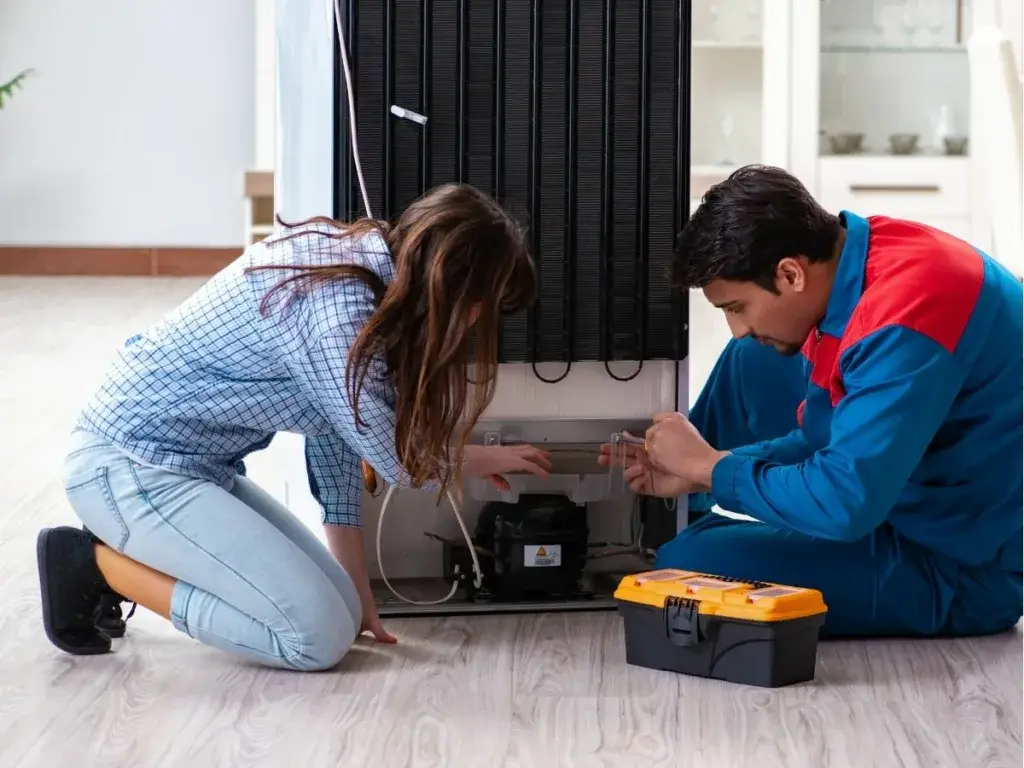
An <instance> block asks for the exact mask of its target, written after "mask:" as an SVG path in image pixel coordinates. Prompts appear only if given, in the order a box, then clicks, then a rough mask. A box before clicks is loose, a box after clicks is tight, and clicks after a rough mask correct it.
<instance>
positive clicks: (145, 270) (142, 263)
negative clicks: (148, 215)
mask: <svg viewBox="0 0 1024 768" xmlns="http://www.w3.org/2000/svg"><path fill="white" fill-rule="evenodd" d="M241 252H242V248H241V247H238V248H163V247H160V248H145V247H139V248H124V247H116V248H114V247H112V248H102V247H80V248H75V247H61V246H20V245H0V275H97V276H108V277H112V276H125V277H129V276H131V277H157V276H160V277H208V276H210V275H214V274H216V273H217V272H219V271H220V270H221V269H222V268H223V267H225V266H226V265H228V264H230V263H231V262H232V261H234V260H235V259H237V258H238V256H239V254H241Z"/></svg>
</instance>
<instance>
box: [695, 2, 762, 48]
mask: <svg viewBox="0 0 1024 768" xmlns="http://www.w3.org/2000/svg"><path fill="white" fill-rule="evenodd" d="M762 1H763V0H697V1H696V2H695V3H694V6H693V39H694V42H695V43H696V44H697V45H698V47H700V46H708V45H713V46H716V45H720V46H723V47H725V46H730V45H739V46H747V45H753V44H756V43H759V42H760V41H761V3H762Z"/></svg>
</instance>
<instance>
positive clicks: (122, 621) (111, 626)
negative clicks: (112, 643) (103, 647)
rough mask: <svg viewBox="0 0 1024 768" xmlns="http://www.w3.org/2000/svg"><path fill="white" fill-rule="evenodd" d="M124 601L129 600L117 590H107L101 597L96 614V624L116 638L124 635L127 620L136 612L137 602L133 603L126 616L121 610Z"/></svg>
mask: <svg viewBox="0 0 1024 768" xmlns="http://www.w3.org/2000/svg"><path fill="white" fill-rule="evenodd" d="M124 602H127V600H125V599H124V598H123V597H121V596H120V595H119V594H117V593H116V592H105V593H104V594H103V596H102V597H100V607H99V611H98V613H97V614H96V626H97V627H99V628H100V629H102V630H103V631H104V632H106V633H107V634H108V635H110V636H111V637H114V638H118V637H124V633H125V630H127V628H128V624H127V621H128V619H130V618H131V617H132V616H133V615H134V613H135V603H132V607H131V608H130V609H129V611H128V615H127V616H125V615H124V614H123V613H122V612H121V603H124Z"/></svg>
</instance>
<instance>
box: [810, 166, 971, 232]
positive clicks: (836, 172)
mask: <svg viewBox="0 0 1024 768" xmlns="http://www.w3.org/2000/svg"><path fill="white" fill-rule="evenodd" d="M818 173H819V179H818V189H819V198H820V200H821V203H822V205H824V206H826V207H827V208H829V209H830V210H833V211H838V210H840V209H843V208H845V209H848V210H851V211H853V212H855V213H857V214H860V215H861V216H873V215H884V216H893V217H896V218H905V219H922V218H924V217H931V218H942V219H946V218H967V217H968V216H969V215H970V204H971V203H970V165H969V161H968V159H967V158H963V157H956V158H948V157H823V158H821V161H820V164H819V167H818Z"/></svg>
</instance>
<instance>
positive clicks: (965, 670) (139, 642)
mask: <svg viewBox="0 0 1024 768" xmlns="http://www.w3.org/2000/svg"><path fill="white" fill-rule="evenodd" d="M196 285H197V282H196V281H194V280H178V281H176V280H171V279H156V278H145V279H84V278H31V279H30V278H24V279H22V278H5V279H0V361H2V368H0V370H2V376H0V425H2V428H3V441H2V448H0V451H2V453H0V458H2V461H0V768H13V767H14V766H19V767H20V768H29V767H37V766H38V767H39V768H52V767H53V766H62V765H80V766H90V767H92V766H126V767H127V766H131V767H132V768H135V767H138V768H157V766H188V767H189V768H219V767H220V766H224V767H225V768H228V767H230V768H236V767H242V766H274V767H278V766H279V767H280V768H291V767H292V766H294V767H295V768H299V767H305V766H353V767H354V768H364V767H366V768H379V767H387V766H443V767H446V768H462V767H463V766H466V767H468V768H491V767H492V766H494V767H497V766H523V767H526V766H594V767H595V768H596V767H597V766H623V767H624V768H642V767H643V766H671V767H672V768H686V767H688V766H701V768H719V767H721V768H742V767H743V766H751V767H752V768H753V767H756V768H776V767H778V768H802V767H804V766H806V767H807V768H828V767H831V766H836V767H843V766H851V767H852V768H869V767H871V766H878V767H879V768H895V767H897V766H905V767H906V768H911V767H913V768H945V767H947V766H948V767H949V768H954V767H956V768H960V767H970V768H973V767H975V766H977V767H978V768H981V767H982V766H985V767H986V768H989V767H991V768H995V767H997V766H1006V767H1007V768H1010V767H1011V766H1012V767H1013V768H1019V766H1020V765H1021V718H1022V702H1021V695H1022V694H1021V690H1022V686H1021V634H1020V628H1019V627H1018V628H1017V630H1015V631H1014V632H1012V633H1009V634H1005V635H1002V636H998V637H989V638H982V639H972V640H956V641H934V642H904V641H874V642H834V643H826V644H823V646H822V647H821V649H820V653H819V671H818V677H817V679H816V680H815V681H814V683H812V684H808V685H802V686H796V687H792V688H788V689H782V690H777V691H766V690H761V689H754V688H745V687H741V686H735V685H728V684H725V683H720V682H713V681H705V680H698V679H692V678H686V677H681V676H677V675H673V674H670V673H659V672H652V671H648V670H644V669H637V668H633V667H628V666H627V665H626V664H625V660H624V651H623V641H622V628H621V624H620V620H619V619H618V617H617V616H616V615H615V614H612V613H590V614H564V615H554V614H552V615H541V616H498V617H495V616H480V617H476V616H473V617H464V618H444V619H415V620H411V619H397V620H393V621H389V622H388V628H389V629H390V630H391V631H392V632H394V634H396V635H397V636H398V637H399V638H400V640H401V642H400V644H399V645H398V646H396V647H393V648H382V647H380V646H374V645H373V644H372V643H370V642H369V641H360V643H359V645H358V647H357V648H355V649H354V650H353V651H352V653H351V654H350V656H349V657H348V658H347V659H346V660H345V661H344V662H343V664H342V665H341V666H340V668H338V669H337V670H335V671H332V672H330V673H324V674H307V675H301V674H290V673H286V672H280V671H272V670H267V669H261V668H257V667H254V666H248V665H245V664H240V663H238V662H236V661H235V660H233V659H231V658H228V657H227V656H226V655H223V654H220V653H218V652H216V651H214V650H211V649H207V648H205V647H203V646H201V645H199V644H198V643H196V642H193V641H192V640H190V639H188V638H187V637H185V636H183V635H181V634H179V633H177V632H176V631H174V630H173V629H172V628H171V627H170V626H169V625H168V624H167V623H165V622H163V621H162V620H161V619H159V618H157V617H155V616H153V615H151V614H148V613H147V612H146V611H143V610H140V611H139V613H138V614H137V615H136V616H135V617H134V618H133V619H132V620H131V622H130V625H129V637H128V639H126V640H124V641H119V642H117V648H116V652H115V653H112V654H109V655H106V656H103V657H98V658H72V657H69V656H65V655H62V654H60V653H58V652H57V651H56V650H54V649H53V648H52V647H51V646H50V645H49V644H48V643H47V641H46V639H45V637H44V636H43V633H42V628H41V622H40V616H39V605H38V587H37V582H36V572H35V562H34V542H35V535H36V532H37V530H38V529H39V528H40V527H42V526H45V525H52V524H57V523H63V522H67V523H73V522H74V520H73V516H72V513H71V511H70V509H69V507H68V506H67V504H66V502H65V500H64V497H63V493H62V490H61V487H60V480H59V477H60V469H59V467H60V461H61V458H62V454H63V449H64V444H65V440H66V436H67V433H68V430H69V426H70V424H71V421H72V419H73V417H74V414H75V411H76V409H77V408H78V406H79V404H80V402H81V400H82V398H83V396H84V395H85V394H86V393H87V392H88V390H89V389H90V387H92V386H93V384H94V383H95V382H96V380H97V378H98V377H99V375H100V374H101V373H102V371H103V369H104V366H105V364H106V361H107V360H108V359H109V356H110V353H111V351H112V350H113V349H114V348H115V347H116V346H117V345H118V344H120V343H121V342H122V340H123V339H124V338H125V336H126V335H128V334H129V333H131V332H134V331H136V330H137V329H139V328H140V327H141V326H142V325H143V324H144V323H146V322H148V321H150V320H152V319H154V318H156V317H158V316H159V315H160V314H161V313H162V312H163V311H164V310H166V309H168V308H170V307H171V306H173V305H174V304H175V303H176V302H177V301H179V300H180V299H182V298H183V297H184V296H186V295H187V294H188V293H189V292H190V291H191V290H192V289H194V288H195V286H196Z"/></svg>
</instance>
